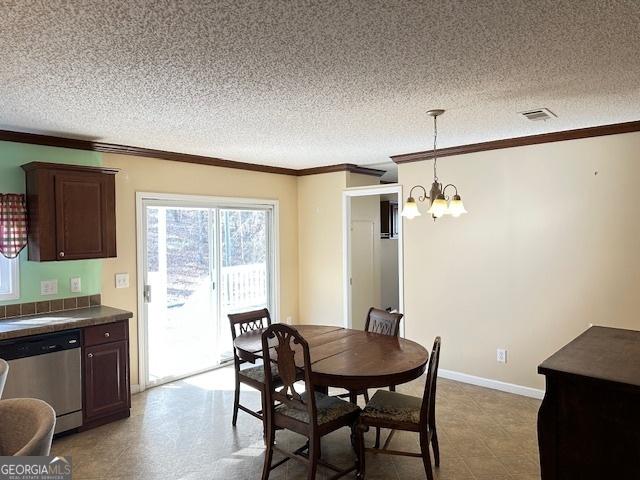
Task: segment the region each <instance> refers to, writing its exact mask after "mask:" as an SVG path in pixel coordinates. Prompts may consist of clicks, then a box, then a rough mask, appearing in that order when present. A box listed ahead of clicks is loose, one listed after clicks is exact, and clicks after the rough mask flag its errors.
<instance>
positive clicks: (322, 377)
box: [234, 325, 429, 393]
mask: <svg viewBox="0 0 640 480" xmlns="http://www.w3.org/2000/svg"><path fill="white" fill-rule="evenodd" d="M293 327H294V328H295V329H296V330H297V331H298V332H299V333H300V334H301V335H302V336H303V337H304V339H305V340H306V341H307V343H308V344H309V356H310V361H311V371H312V373H311V375H312V383H313V385H314V388H315V389H316V390H317V391H320V392H324V393H327V392H328V389H329V387H338V388H344V389H346V390H349V391H350V392H360V391H363V390H366V389H369V388H380V387H388V386H390V385H401V384H403V383H407V382H409V381H411V380H415V379H416V378H418V377H420V376H421V375H422V374H423V373H424V371H425V368H426V365H427V361H428V360H429V352H428V351H427V349H426V348H424V347H423V346H422V345H420V344H418V343H416V342H413V341H411V340H407V339H405V338H401V337H395V336H389V335H381V334H378V333H371V332H365V331H362V330H354V329H350V328H343V327H338V326H328V325H294V326H293ZM263 331H264V329H255V330H251V331H248V332H245V333H243V334H241V335H239V336H237V337H236V339H235V340H234V347H235V348H236V351H237V353H238V356H239V357H240V358H241V359H243V360H246V361H249V362H252V363H256V361H258V360H260V359H262V357H263V353H262V333H263ZM270 356H271V355H270Z"/></svg>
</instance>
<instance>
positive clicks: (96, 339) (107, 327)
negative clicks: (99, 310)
mask: <svg viewBox="0 0 640 480" xmlns="http://www.w3.org/2000/svg"><path fill="white" fill-rule="evenodd" d="M128 323H129V322H127V321H123V322H116V323H105V324H104V325H95V326H93V327H86V328H85V329H84V346H85V347H90V346H92V345H101V344H103V343H110V342H118V341H120V340H127V338H128V333H129V326H128Z"/></svg>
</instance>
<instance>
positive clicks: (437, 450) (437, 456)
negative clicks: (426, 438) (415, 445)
mask: <svg viewBox="0 0 640 480" xmlns="http://www.w3.org/2000/svg"><path fill="white" fill-rule="evenodd" d="M431 446H432V448H433V459H434V461H435V464H436V467H439V466H440V447H439V446H438V432H437V431H436V429H435V428H433V429H432V430H431Z"/></svg>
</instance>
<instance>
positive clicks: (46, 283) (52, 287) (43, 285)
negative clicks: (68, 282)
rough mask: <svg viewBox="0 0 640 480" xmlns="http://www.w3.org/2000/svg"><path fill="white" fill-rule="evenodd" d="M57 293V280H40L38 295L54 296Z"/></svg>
mask: <svg viewBox="0 0 640 480" xmlns="http://www.w3.org/2000/svg"><path fill="white" fill-rule="evenodd" d="M57 293H58V280H42V281H41V282H40V295H55V294H57Z"/></svg>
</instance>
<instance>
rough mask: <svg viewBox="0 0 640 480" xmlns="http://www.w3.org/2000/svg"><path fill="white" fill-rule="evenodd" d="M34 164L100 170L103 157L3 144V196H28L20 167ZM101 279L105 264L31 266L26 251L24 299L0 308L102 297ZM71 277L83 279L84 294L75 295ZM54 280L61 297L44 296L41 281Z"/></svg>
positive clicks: (0, 190) (0, 178) (0, 151)
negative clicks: (65, 164)
mask: <svg viewBox="0 0 640 480" xmlns="http://www.w3.org/2000/svg"><path fill="white" fill-rule="evenodd" d="M34 161H39V162H50V163H71V164H76V165H90V166H96V165H100V164H101V163H102V157H101V155H100V154H99V153H96V152H85V151H82V150H71V149H68V148H57V147H44V146H40V145H29V144H25V143H13V142H0V193H24V192H25V181H24V171H23V170H22V168H20V165H22V164H25V163H29V162H34ZM101 275H102V260H74V261H67V262H30V261H28V260H27V248H25V249H24V250H23V251H22V252H21V253H20V298H19V299H18V300H11V301H6V302H0V305H5V304H10V303H25V302H35V301H40V300H52V299H56V298H64V297H73V296H79V295H93V294H95V293H100V290H101ZM71 277H80V278H81V279H82V293H71V291H70V289H69V279H70V278H71ZM54 279H57V280H58V294H57V295H46V296H42V295H40V281H42V280H54Z"/></svg>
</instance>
